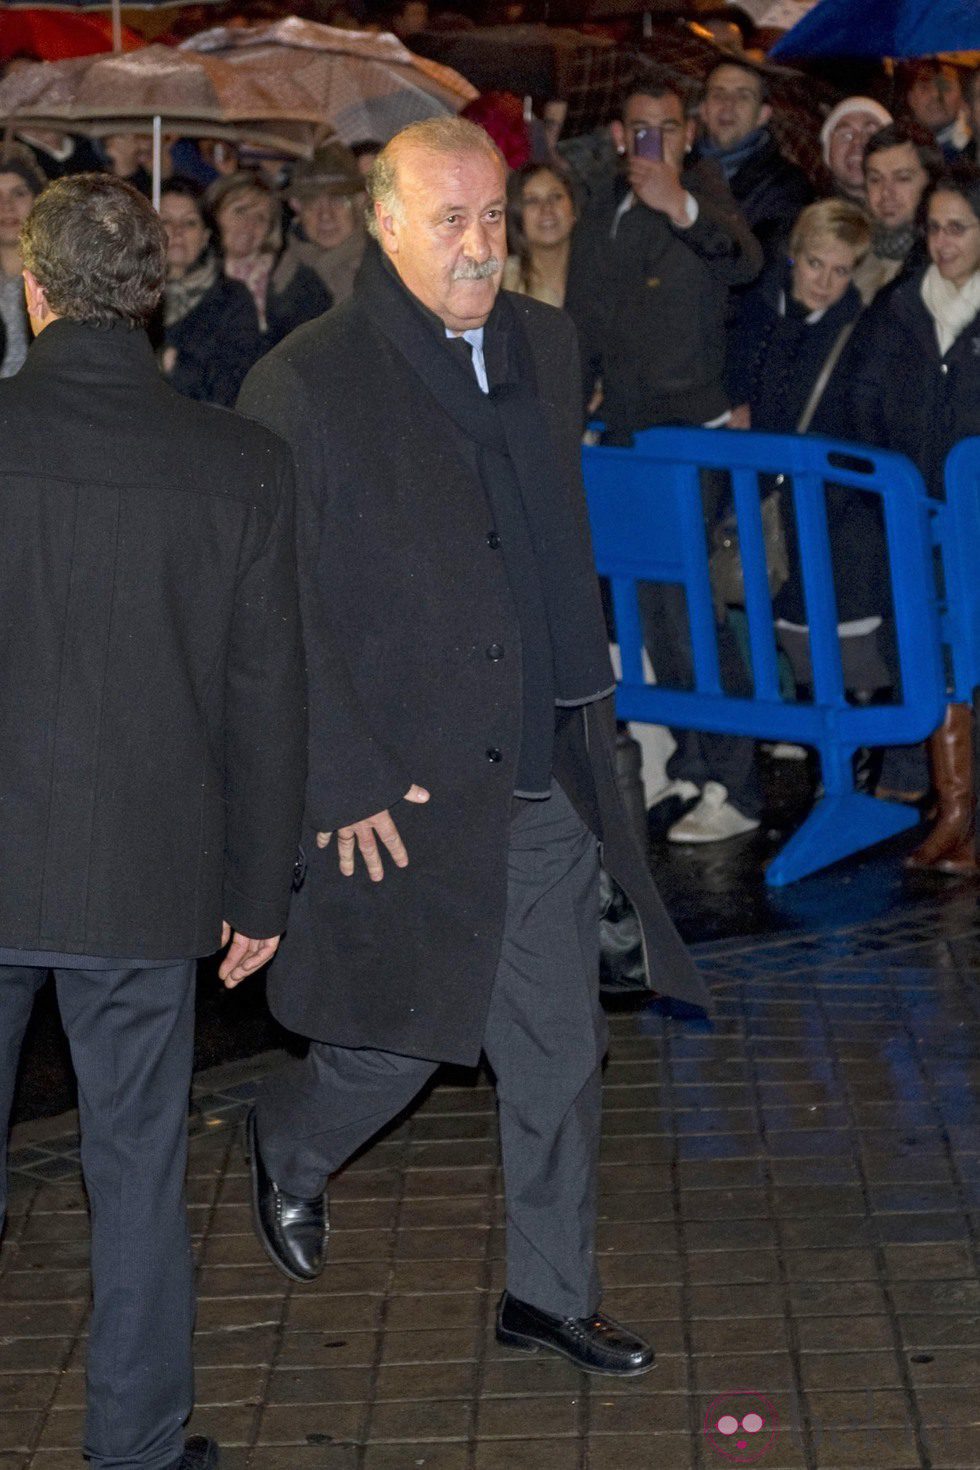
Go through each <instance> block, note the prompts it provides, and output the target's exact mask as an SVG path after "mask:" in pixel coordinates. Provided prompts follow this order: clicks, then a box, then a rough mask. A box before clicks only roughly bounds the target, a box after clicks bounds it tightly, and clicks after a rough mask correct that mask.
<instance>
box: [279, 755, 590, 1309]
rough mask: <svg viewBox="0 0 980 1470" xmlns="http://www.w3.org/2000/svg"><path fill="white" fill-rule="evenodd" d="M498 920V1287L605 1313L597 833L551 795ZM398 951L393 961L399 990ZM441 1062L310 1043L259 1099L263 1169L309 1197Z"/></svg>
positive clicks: (516, 834)
mask: <svg viewBox="0 0 980 1470" xmlns="http://www.w3.org/2000/svg"><path fill="white" fill-rule="evenodd" d="M514 807H515V812H514V816H513V819H512V822H511V833H510V846H509V850H508V859H507V862H508V884H507V913H506V920H505V925H504V938H503V944H502V947H501V953H500V960H499V962H498V966H497V973H496V977H495V980H494V986H493V991H492V993H491V997H490V1007H489V1011H488V1014H487V1019H486V1025H485V1029H484V1036H483V1049H484V1052H485V1054H486V1057H487V1060H488V1061H489V1063H490V1066H491V1067H492V1068H493V1071H494V1074H495V1077H496V1084H497V1105H498V1111H499V1118H500V1144H501V1154H502V1158H503V1173H504V1195H505V1203H506V1211H507V1288H508V1290H509V1291H510V1292H512V1293H513V1295H514V1296H516V1297H518V1298H519V1299H520V1300H522V1301H526V1302H530V1303H531V1304H532V1305H533V1306H536V1307H540V1308H542V1309H543V1310H544V1311H546V1312H552V1313H554V1315H556V1316H559V1317H586V1316H589V1315H590V1314H591V1313H592V1312H594V1311H595V1309H596V1307H597V1306H598V1304H599V1297H600V1287H599V1277H598V1272H597V1269H596V1260H595V1229H596V1213H597V1178H598V1163H599V1129H600V1119H601V1106H602V1073H601V1067H602V1059H603V1056H604V1054H605V1049H606V1035H607V1031H606V1021H605V1016H604V1015H603V1012H602V1009H601V1007H600V1005H599V876H598V854H597V845H596V839H595V837H594V835H593V834H592V833H591V832H590V831H589V830H588V829H587V828H586V826H585V825H584V823H583V822H582V821H581V819H580V818H579V817H578V815H577V814H576V812H575V810H574V808H573V807H572V805H571V803H570V801H569V800H568V797H567V796H566V795H565V793H564V792H563V791H562V789H561V787H560V786H558V785H557V783H553V785H552V794H551V796H550V797H549V798H548V799H547V800H546V801H516V802H515V803H514ZM397 963H398V958H397V955H393V956H392V967H393V970H392V973H393V982H394V980H395V979H396V976H395V970H396V967H397ZM437 1067H438V1063H437V1062H435V1061H431V1060H428V1059H426V1058H424V1057H408V1056H399V1055H396V1054H395V1053H392V1052H384V1051H371V1050H367V1049H360V1048H358V1049H354V1048H350V1047H340V1046H328V1045H325V1044H323V1043H321V1042H313V1043H311V1045H310V1049H309V1053H308V1054H307V1056H306V1057H305V1058H304V1059H303V1060H301V1061H300V1060H295V1061H290V1062H289V1063H287V1065H286V1066H285V1067H284V1068H283V1069H281V1070H280V1071H279V1072H278V1073H276V1074H274V1075H273V1076H272V1077H270V1078H269V1079H268V1080H267V1082H266V1083H265V1085H264V1087H263V1088H262V1090H261V1091H260V1094H259V1099H258V1105H257V1111H256V1122H257V1131H258V1138H259V1146H260V1148H261V1151H262V1157H263V1161H264V1163H265V1165H266V1167H267V1168H268V1170H269V1172H270V1174H271V1175H272V1177H273V1178H274V1179H275V1180H276V1182H277V1184H279V1185H280V1186H281V1188H283V1189H285V1190H287V1191H288V1192H289V1193H291V1194H298V1195H301V1196H303V1197H305V1198H307V1199H311V1198H313V1197H314V1196H315V1195H317V1194H319V1193H320V1192H321V1191H322V1190H323V1188H324V1186H325V1184H326V1181H327V1177H328V1175H330V1174H332V1173H333V1172H334V1171H335V1170H336V1169H339V1168H340V1166H341V1165H342V1164H343V1163H345V1162H346V1160H347V1159H349V1158H350V1156H351V1154H353V1153H354V1152H355V1151H356V1150H357V1149H358V1148H360V1147H361V1146H362V1145H363V1144H365V1143H366V1142H367V1141H368V1139H370V1138H371V1137H373V1135H374V1134H375V1133H377V1132H378V1130H379V1129H380V1128H382V1127H383V1126H384V1125H385V1124H386V1123H387V1122H389V1121H390V1120H391V1119H392V1118H393V1117H395V1116H396V1114H398V1113H400V1112H401V1110H402V1109H403V1108H404V1107H406V1106H407V1105H408V1104H409V1103H410V1102H411V1100H412V1099H413V1098H414V1097H415V1095H416V1094H417V1093H418V1092H419V1091H420V1089H421V1088H422V1087H423V1086H424V1085H425V1083H426V1081H427V1080H428V1079H429V1078H430V1077H431V1076H432V1074H433V1072H435V1071H436V1068H437Z"/></svg>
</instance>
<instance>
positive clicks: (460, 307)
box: [368, 118, 507, 332]
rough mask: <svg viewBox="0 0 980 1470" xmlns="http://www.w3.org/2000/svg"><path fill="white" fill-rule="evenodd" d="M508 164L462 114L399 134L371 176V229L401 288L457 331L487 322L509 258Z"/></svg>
mask: <svg viewBox="0 0 980 1470" xmlns="http://www.w3.org/2000/svg"><path fill="white" fill-rule="evenodd" d="M506 180H507V165H506V163H505V162H504V159H503V155H502V154H501V152H500V150H499V149H498V148H497V145H496V144H495V143H494V142H493V140H492V139H491V138H490V136H489V135H488V134H487V133H485V132H484V131H483V129H482V128H478V127H476V126H475V124H473V123H471V122H467V121H465V120H464V119H461V118H433V119H430V120H429V121H427V122H421V123H414V124H413V125H412V126H411V127H408V128H405V129H404V130H403V131H402V132H400V133H398V134H396V136H395V137H394V138H392V140H391V142H390V143H389V144H388V145H387V147H385V148H384V149H383V151H382V152H381V154H380V155H379V156H378V158H377V159H376V160H375V163H374V165H373V167H372V169H371V172H370V174H369V176H368V192H369V194H370V196H371V201H372V218H371V219H370V222H369V227H370V229H371V233H372V234H373V235H374V237H375V239H376V240H377V241H378V243H379V244H380V246H381V248H382V250H383V251H384V252H385V254H386V255H387V256H388V258H389V260H390V261H391V263H392V265H393V266H394V268H395V270H396V271H397V272H398V275H399V276H400V277H401V279H402V281H403V283H404V284H405V286H406V287H407V288H408V290H409V291H411V292H412V294H413V295H414V296H416V297H417V298H418V299H419V300H420V301H421V302H422V304H423V305H424V306H427V307H428V308H429V310H430V311H434V312H435V313H436V314H437V315H438V316H439V317H441V319H442V320H443V322H445V324H446V326H447V327H448V328H449V329H450V331H453V332H463V331H467V330H469V329H471V328H474V327H479V326H482V325H483V323H484V322H485V321H486V319H487V317H488V316H489V314H490V311H491V309H492V307H493V303H494V301H495V300H496V296H497V291H498V290H499V288H500V279H501V275H502V272H503V268H504V261H505V259H506V255H507V238H506V229H505V206H506V193H507V189H506Z"/></svg>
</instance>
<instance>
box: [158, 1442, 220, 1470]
mask: <svg viewBox="0 0 980 1470" xmlns="http://www.w3.org/2000/svg"><path fill="white" fill-rule="evenodd" d="M218 1460H219V1456H218V1446H217V1445H216V1444H215V1442H214V1440H213V1439H205V1438H204V1436H203V1434H195V1435H193V1436H192V1438H191V1439H189V1440H187V1441H186V1442H185V1444H184V1453H183V1454H182V1455H181V1457H180V1459H179V1460H175V1461H174V1462H173V1464H172V1465H171V1467H170V1470H218Z"/></svg>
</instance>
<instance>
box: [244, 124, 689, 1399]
mask: <svg viewBox="0 0 980 1470" xmlns="http://www.w3.org/2000/svg"><path fill="white" fill-rule="evenodd" d="M370 190H371V196H372V199H373V201H374V225H375V230H376V232H377V235H378V237H379V241H380V247H381V248H380V249H372V250H370V251H368V253H367V254H366V256H365V258H364V262H363V264H362V267H361V271H360V274H359V276H358V279H357V283H356V285H355V289H354V294H353V296H352V297H351V298H350V299H349V300H348V301H345V302H343V303H342V304H341V305H340V306H338V307H336V308H335V309H334V310H333V311H332V312H329V313H328V314H327V315H326V316H325V317H322V318H321V319H320V320H319V321H317V322H311V323H309V324H308V325H307V326H304V327H302V328H300V330H299V331H297V332H294V333H293V335H292V336H291V337H289V338H287V340H286V341H285V342H284V343H282V344H281V345H280V346H279V347H278V348H276V349H275V350H274V351H273V352H272V353H270V354H269V355H268V356H267V357H266V358H264V359H263V361H262V362H261V363H259V364H257V365H256V367H254V368H253V369H252V371H251V373H250V374H249V376H248V378H247V379H246V381H245V385H244V388H243V396H242V399H241V402H240V407H241V408H242V409H243V410H244V411H245V412H246V413H249V414H252V415H254V416H256V417H258V418H260V419H261V420H262V421H264V422H265V423H267V424H269V425H270V426H272V427H274V428H276V429H277V430H278V431H279V432H281V433H282V434H283V435H284V437H286V438H287V439H288V440H289V442H290V444H291V445H292V447H293V452H294V455H295V457H296V461H297V468H298V472H299V473H298V504H299V507H300V515H301V519H300V527H299V537H298V544H299V546H300V554H301V568H300V571H301V591H302V595H303V597H304V627H305V631H306V636H307V651H308V660H309V674H310V779H309V787H308V811H307V824H306V825H307V828H308V832H309V850H310V860H309V867H308V871H307V874H306V881H305V882H304V883H303V885H302V887H301V888H300V890H299V893H298V894H297V896H296V901H295V903H294V906H293V910H292V913H291V916H290V925H289V934H288V937H287V940H286V942H285V944H284V946H283V951H282V954H281V955H280V957H279V959H278V960H277V963H276V965H275V967H274V969H273V972H272V976H271V989H270V999H271V1002H272V1007H273V1010H274V1012H275V1014H276V1015H277V1016H278V1017H279V1019H280V1020H282V1021H284V1022H285V1024H287V1025H288V1026H290V1027H291V1028H292V1029H293V1030H295V1031H299V1032H300V1033H302V1034H303V1035H306V1036H309V1037H311V1038H313V1040H312V1042H311V1045H310V1048H309V1053H308V1055H307V1056H306V1057H305V1058H304V1059H303V1060H302V1061H297V1062H291V1063H289V1064H288V1065H287V1066H286V1067H285V1068H284V1069H283V1070H282V1071H281V1072H279V1073H278V1075H276V1076H274V1077H273V1078H271V1079H270V1081H269V1083H268V1085H267V1086H265V1087H264V1088H263V1090H262V1092H261V1094H260V1096H259V1099H258V1105H257V1108H256V1112H255V1114H254V1116H253V1119H252V1124H251V1133H252V1137H251V1143H252V1147H251V1162H252V1171H253V1190H254V1206H255V1215H256V1222H257V1225H258V1229H259V1233H260V1236H261V1239H262V1241H263V1244H264V1246H265V1249H266V1250H267V1251H268V1253H269V1255H270V1257H271V1258H272V1260H273V1261H274V1262H275V1263H276V1264H277V1265H278V1266H279V1267H280V1268H281V1269H282V1270H283V1271H284V1272H285V1273H286V1275H288V1276H290V1277H292V1278H293V1279H294V1280H299V1281H309V1280H312V1279H313V1278H314V1277H316V1276H317V1275H319V1273H320V1272H321V1271H322V1269H323V1265H324V1246H325V1237H326V1218H325V1209H324V1198H323V1195H324V1188H325V1184H326V1181H327V1179H328V1177H329V1175H330V1174H331V1173H333V1172H334V1171H335V1170H336V1169H338V1168H340V1166H341V1165H342V1164H343V1163H344V1162H345V1161H346V1160H347V1159H348V1158H349V1157H350V1155H351V1154H352V1153H353V1152H354V1151H355V1150H356V1149H358V1148H360V1147H362V1146H363V1145H364V1144H365V1143H366V1142H367V1141H368V1140H369V1139H370V1138H372V1137H373V1135H374V1134H375V1133H377V1132H378V1130H379V1129H380V1128H382V1127H383V1126H384V1125H385V1124H386V1123H387V1122H388V1121H389V1120H390V1119H391V1118H393V1117H394V1116H395V1115H396V1114H397V1113H399V1112H400V1111H401V1110H402V1109H403V1108H404V1107H406V1106H407V1105H408V1104H409V1103H410V1102H411V1101H412V1099H413V1098H414V1097H415V1096H416V1094H417V1093H418V1092H419V1090H420V1089H421V1088H422V1087H423V1086H424V1085H425V1083H426V1082H427V1081H428V1080H429V1078H430V1077H431V1076H432V1075H433V1073H434V1072H435V1071H436V1069H437V1067H438V1065H439V1063H440V1062H442V1061H450V1062H456V1063H460V1064H463V1065H466V1066H472V1065H475V1064H476V1062H477V1061H478V1060H479V1057H480V1055H481V1052H485V1053H486V1056H487V1058H488V1059H489V1061H490V1064H491V1066H492V1067H493V1069H494V1072H495V1074H496V1081H497V1096H498V1101H499V1109H500V1132H501V1146H502V1153H503V1168H504V1188H505V1195H506V1201H507V1286H506V1291H505V1292H504V1295H503V1297H502V1299H501V1302H500V1305H499V1310H498V1318H497V1334H498V1338H499V1339H500V1341H502V1342H505V1343H508V1344H510V1345H512V1346H516V1347H523V1348H534V1347H536V1346H539V1345H543V1346H546V1347H550V1348H552V1349H554V1350H555V1351H557V1352H560V1353H562V1354H564V1356H566V1357H568V1358H571V1359H572V1361H573V1362H575V1363H576V1364H578V1365H579V1366H580V1367H583V1368H586V1369H588V1370H590V1371H593V1372H601V1373H611V1374H619V1375H623V1374H633V1373H643V1372H646V1370H647V1369H648V1368H650V1367H651V1366H652V1363H653V1350H652V1349H651V1348H650V1347H649V1346H648V1345H647V1344H646V1343H644V1342H643V1341H641V1340H640V1339H639V1338H637V1337H635V1336H634V1335H633V1334H632V1333H630V1332H627V1331H626V1330H625V1329H623V1328H620V1327H618V1326H617V1325H616V1324H615V1323H613V1322H610V1321H609V1319H608V1318H606V1317H604V1316H603V1315H601V1314H600V1313H599V1312H598V1310H597V1309H598V1306H599V1300H600V1286H599V1280H598V1272H597V1262H596V1256H595V1228H596V1208H597V1200H596V1192H597V1168H598V1144H599V1117H600V1100H601V1086H602V1082H601V1066H602V1058H603V1053H604V1051H605V1042H606V1031H605V1022H604V1019H603V1014H602V1011H601V1008H600V1006H599V994H598V959H599V957H598V934H599V930H598V918H599V909H598V866H597V842H596V838H597V835H598V834H599V833H600V832H601V834H602V839H603V844H604V849H603V850H604V859H605V863H606V866H607V867H608V869H609V871H610V872H611V873H613V874H614V876H617V877H618V879H619V881H620V882H621V883H622V885H623V887H624V888H625V889H626V891H627V892H628V893H629V894H630V896H631V897H632V898H633V900H634V903H635V905H636V907H637V910H638V912H639V914H640V918H641V922H642V923H643V925H644V932H645V935H646V939H647V946H646V952H647V955H648V957H649V962H650V965H651V968H652V970H653V972H654V976H655V980H654V983H655V984H656V985H657V987H658V989H660V990H663V991H665V992H666V993H668V994H672V995H677V996H684V997H686V998H687V999H688V1000H691V1001H694V1002H695V1003H696V1004H704V1003H705V1002H706V996H705V992H704V989H703V986H702V985H701V982H700V980H699V978H698V976H697V974H696V973H695V971H694V970H693V968H692V966H691V962H690V960H689V959H688V958H687V956H686V953H685V951H684V949H683V946H682V945H681V943H680V941H679V939H678V937H677V934H676V931H675V930H674V929H673V926H672V925H671V923H670V921H669V919H668V918H667V915H666V914H665V913H664V911H663V908H662V907H661V905H660V903H659V900H658V898H657V896H656V893H655V891H654V889H653V886H652V884H651V882H650V879H649V874H648V873H647V872H646V869H645V865H644V863H643V861H642V858H641V856H640V853H639V850H638V848H637V847H636V844H635V842H634V841H633V839H632V837H631V835H630V832H629V826H628V823H627V820H626V817H625V813H624V812H623V810H622V807H621V805H620V803H619V799H618V795H617V791H616V784H615V778H614V775H613V770H612V761H611V754H610V749H611V736H610V731H609V723H610V721H609V713H610V712H609V703H610V701H609V695H610V693H611V690H612V687H613V679H612V673H611V670H610V666H609V656H608V647H607V643H606V637H605V630H604V628H603V625H602V617H601V613H600V608H599V600H598V589H597V586H596V578H595V568H594V564H593V562H592V557H591V552H590V544H589V536H588V530H587V526H586V519H585V506H584V497H583V494H582V483H581V465H580V452H579V437H580V426H579V416H578V367H577V362H576V354H575V341H574V333H573V331H572V328H571V324H570V323H569V322H568V320H567V319H566V318H565V317H564V316H563V315H562V313H561V312H559V311H556V310H555V309H554V308H552V307H549V306H544V305H542V304H541V303H540V302H538V301H534V300H532V299H531V298H529V297H526V296H516V295H514V296H512V295H510V294H509V293H507V292H500V290H499V287H500V280H501V275H502V273H503V267H504V261H505V259H506V243H505V230H504V214H505V206H506V168H505V165H504V161H503V158H502V156H501V154H500V153H499V151H498V149H497V147H496V145H495V144H494V143H492V142H491V140H490V138H489V136H488V135H487V134H486V133H485V132H483V130H482V129H481V128H478V127H476V126H474V124H472V123H469V122H466V121H462V120H460V119H456V118H451V119H450V118H440V119H433V120H431V121H429V122H425V123H416V124H414V125H413V126H412V127H409V128H406V129H405V130H404V131H403V132H402V133H400V134H398V135H397V137H396V138H395V139H394V140H393V141H392V142H391V143H389V144H388V146H387V147H386V148H385V150H384V152H383V153H382V154H381V155H380V157H379V158H378V160H377V162H376V164H375V166H374V169H373V170H372V174H371V178H370ZM324 384H329V385H330V391H329V392H325V391H324ZM330 628H335V629H336V630H337V632H338V634H339V637H338V639H337V646H338V647H339V648H341V649H342V650H343V657H338V656H337V654H336V653H333V652H331V651H330V650H329V649H328V648H327V647H326V646H325V645H324V643H323V639H322V634H323V633H324V632H325V631H326V630H327V629H330ZM338 751H342V752H343V761H342V762H341V763H340V767H339V768H338V760H337V752H338ZM421 783H424V787H423V786H422V784H421ZM389 808H393V810H392V811H389V810H388V809H389ZM331 834H333V835H331ZM379 843H381V844H383V845H384V846H385V847H386V848H387V850H388V853H390V855H391V860H388V858H387V856H386V858H385V859H384V860H383V859H382V857H381V856H380V855H379ZM334 848H336V849H337V855H338V857H339V863H338V861H337V859H336V858H335V857H334V855H333V850H334ZM358 849H360V852H361V853H363V855H364V858H365V863H364V864H362V863H361V862H360V860H359V858H358V856H357V853H358ZM406 849H407V853H406ZM384 863H386V864H387V870H385V867H384V865H383V864H384Z"/></svg>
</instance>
